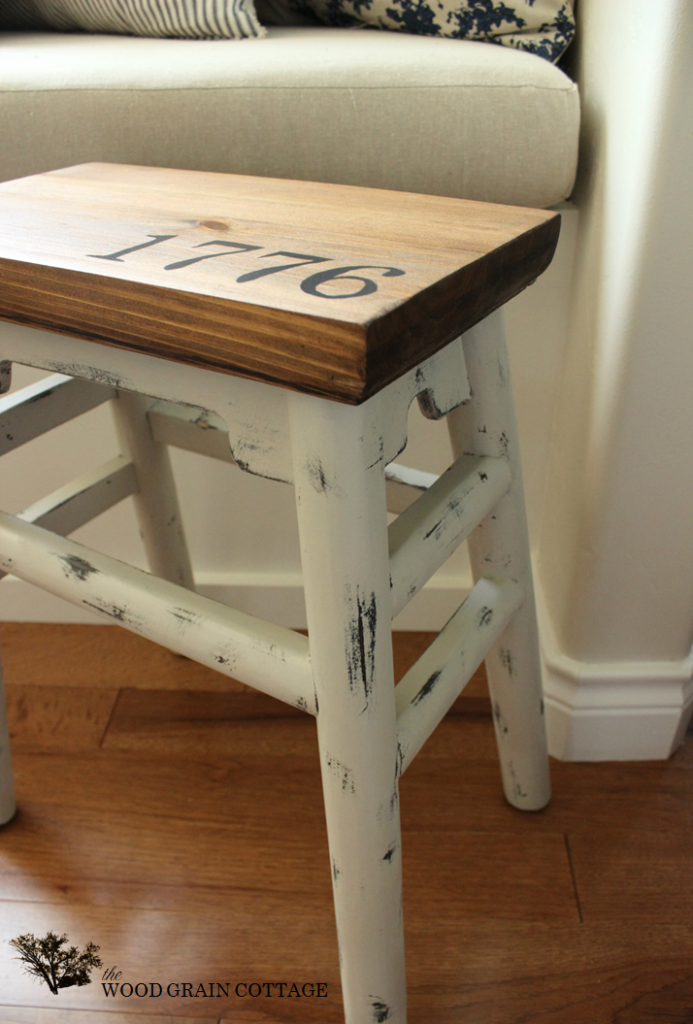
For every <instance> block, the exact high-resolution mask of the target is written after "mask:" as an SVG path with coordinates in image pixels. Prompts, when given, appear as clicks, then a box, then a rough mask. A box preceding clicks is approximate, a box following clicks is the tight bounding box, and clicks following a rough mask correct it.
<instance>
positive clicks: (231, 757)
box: [0, 624, 693, 1024]
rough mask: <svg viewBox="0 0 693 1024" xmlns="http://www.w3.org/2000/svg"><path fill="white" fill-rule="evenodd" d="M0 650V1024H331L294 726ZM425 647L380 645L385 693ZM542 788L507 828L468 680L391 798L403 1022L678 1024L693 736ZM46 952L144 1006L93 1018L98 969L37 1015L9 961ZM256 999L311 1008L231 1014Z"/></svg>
mask: <svg viewBox="0 0 693 1024" xmlns="http://www.w3.org/2000/svg"><path fill="white" fill-rule="evenodd" d="M0 632H1V637H2V642H3V649H4V657H5V666H6V678H7V688H8V702H9V711H10V719H11V729H12V737H13V749H14V760H15V768H16V780H17V790H18V797H19V801H20V812H19V814H18V816H17V818H16V819H15V821H14V822H12V823H11V824H10V825H9V826H7V827H6V828H5V829H3V830H2V831H1V832H0V1022H2V1024H91V1022H96V1024H119V1022H121V1021H123V1020H124V1018H127V1022H128V1024H130V1022H131V1024H165V1022H171V1024H173V1022H175V1024H185V1022H191V1024H192V1022H195V1024H206V1022H209V1024H212V1022H214V1024H217V1022H223V1024H232V1022H233V1024H298V1022H300V1024H338V1022H340V1021H341V1020H342V1019H343V1018H342V1011H341V999H340V990H339V979H338V967H337V947H336V939H335V931H334V924H333V916H332V903H331V891H330V876H329V868H328V858H327V852H326V839H325V829H324V821H323V813H322V805H321V795H320V780H319V770H318V761H317V753H316V746H315V729H314V723H313V721H312V720H311V719H308V718H307V717H305V716H301V715H299V714H294V713H293V712H292V710H291V709H289V708H286V707H285V706H284V705H279V704H277V703H276V702H274V701H272V700H271V699H269V698H265V697H264V696H262V695H258V694H255V693H253V692H252V691H249V690H248V689H247V688H245V687H243V686H241V685H240V684H234V683H233V682H229V680H227V679H224V678H223V677H221V676H218V675H216V674H215V673H213V672H211V671H208V670H206V669H203V668H201V667H200V666H198V665H196V664H195V663H193V662H190V661H187V660H185V659H182V658H178V657H176V656H174V655H172V654H170V653H169V652H167V651H164V650H162V649H161V648H158V647H156V646H154V645H153V644H150V643H148V642H147V641H144V640H141V639H139V638H137V637H134V636H132V635H130V634H125V633H123V632H121V631H119V630H117V629H115V628H114V627H110V626H50V625H26V624H21V625H19V624H6V625H5V626H3V627H2V630H1V631H0ZM431 638H432V634H397V635H396V642H395V654H396V661H397V667H398V673H399V674H401V673H402V672H403V671H405V670H406V667H407V666H408V665H409V664H411V663H412V662H413V661H414V660H415V659H416V657H417V656H418V653H419V652H420V651H421V650H422V649H423V648H424V647H425V646H426V644H427V643H428V642H430V640H431ZM552 768H553V784H554V800H553V803H552V804H551V806H550V807H549V808H548V809H547V810H546V811H543V812H540V813H539V814H530V815H526V814H522V813H521V812H518V811H515V810H513V809H512V808H510V807H508V806H507V804H505V802H504V800H503V798H502V795H501V790H500V784H499V777H498V769H497V765H496V759H495V751H494V742H493V728H492V723H491V717H490V709H489V704H488V698H487V695H486V693H485V688H484V681H483V677H482V676H481V675H479V676H477V677H476V678H475V680H473V682H472V684H470V687H469V688H468V690H467V691H466V692H465V694H464V695H463V696H462V697H461V698H460V700H459V701H458V702H457V704H456V706H455V708H454V712H453V714H451V715H450V716H448V718H447V719H446V720H445V722H443V724H442V725H441V726H440V728H439V729H438V730H437V732H436V733H435V735H434V737H433V738H432V739H431V741H430V742H429V744H428V745H427V746H426V747H425V749H424V750H423V751H422V753H421V754H420V755H419V757H418V758H417V760H416V761H415V762H414V764H413V766H412V767H411V768H410V769H409V771H408V772H407V774H406V775H405V777H404V779H403V781H402V820H403V831H404V873H405V922H406V940H407V955H408V970H409V1001H410V1024H428V1022H436V1024H526V1022H527V1024H530V1022H531V1024H693V924H692V922H693V843H692V840H693V815H692V809H693V736H691V735H690V734H689V737H688V739H687V742H686V744H685V745H684V747H682V748H681V750H680V751H679V752H678V753H677V754H676V755H675V756H674V758H673V759H672V760H671V761H670V762H668V763H660V762H652V763H640V764H630V765H623V764H561V763H558V762H554V763H553V766H552ZM48 930H52V931H55V932H58V933H63V932H65V933H67V934H68V936H69V939H70V942H71V943H75V944H77V945H79V946H83V945H85V944H86V943H87V942H89V941H92V942H95V943H97V944H98V945H99V946H100V947H101V954H100V955H101V956H102V958H103V960H104V965H105V966H107V967H109V968H110V967H116V968H117V970H118V971H122V976H121V979H120V980H121V982H125V981H127V982H130V983H131V984H133V985H135V984H137V983H140V985H141V987H140V990H139V991H140V992H142V991H143V988H142V986H148V987H147V992H148V993H151V991H152V990H151V987H149V986H151V983H159V984H160V985H161V986H162V989H163V991H162V995H161V996H157V995H154V996H152V995H151V994H147V995H146V996H145V995H142V996H137V995H135V994H133V995H132V996H123V995H120V994H118V995H117V996H108V997H107V996H106V994H105V993H104V990H103V986H102V984H101V978H100V976H99V975H100V974H101V972H100V971H97V972H94V976H93V982H94V983H93V984H91V985H87V986H84V987H82V988H70V989H63V990H61V992H60V994H59V996H57V997H55V996H53V995H51V994H50V992H49V991H48V989H47V988H46V986H45V985H41V984H39V983H38V982H36V981H34V980H32V979H31V978H29V977H28V976H27V975H26V974H24V973H23V972H22V970H21V966H20V964H19V962H18V961H16V960H14V959H13V955H14V951H13V950H12V948H11V947H10V946H9V945H8V941H9V939H11V938H13V937H15V936H17V935H18V934H20V933H26V932H33V933H35V934H37V935H43V934H45V933H46V932H47V931H48ZM211 982H215V983H217V982H220V983H223V984H226V983H229V985H230V987H229V995H228V997H226V996H224V995H223V994H222V995H219V994H218V991H219V990H217V992H215V994H214V995H211V994H210V991H211V990H210V983H211ZM253 982H254V983H259V984H262V983H265V982H286V983H288V984H291V983H294V982H296V983H297V984H298V985H300V986H303V985H305V984H308V985H310V984H317V983H324V984H325V985H326V987H327V995H326V996H320V997H317V996H312V997H311V996H309V995H306V996H298V997H296V996H293V997H288V996H285V997H279V996H278V995H277V989H276V988H275V989H274V990H272V991H273V992H274V994H273V995H272V996H269V997H268V996H267V995H265V994H264V993H263V994H262V995H260V996H258V997H252V996H239V995H236V994H235V992H234V989H235V986H236V985H237V984H239V983H240V984H250V983H253ZM183 983H189V984H190V985H191V986H192V988H190V989H188V990H185V992H186V993H187V994H185V995H182V994H179V995H178V996H177V997H176V996H175V995H173V996H168V995H167V994H166V987H167V986H168V985H169V984H173V985H174V986H175V985H176V984H177V985H179V986H182V985H183ZM200 984H202V986H203V988H202V993H204V994H200V989H199V986H200ZM154 991H155V992H156V988H155V989H154ZM173 991H175V989H174V990H173ZM179 991H180V992H181V993H182V992H183V991H184V990H183V989H182V988H181V989H180V990H179ZM241 991H243V990H242V989H241ZM286 991H288V990H286ZM307 991H310V990H309V989H308V990H307ZM193 993H197V995H196V996H195V995H194V994H193Z"/></svg>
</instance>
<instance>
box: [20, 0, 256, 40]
mask: <svg viewBox="0 0 693 1024" xmlns="http://www.w3.org/2000/svg"><path fill="white" fill-rule="evenodd" d="M37 28H49V29H58V30H62V31H67V32H70V31H74V30H80V29H81V30H83V31H85V32H108V33H110V32H115V33H121V34H125V35H134V36H168V37H173V38H176V39H252V38H259V37H260V36H264V35H265V29H264V28H263V27H262V25H261V24H260V22H259V21H258V19H257V15H256V13H255V7H254V4H253V0H0V29H15V30H16V29H19V30H22V29H37Z"/></svg>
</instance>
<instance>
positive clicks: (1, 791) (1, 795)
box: [0, 666, 17, 825]
mask: <svg viewBox="0 0 693 1024" xmlns="http://www.w3.org/2000/svg"><path fill="white" fill-rule="evenodd" d="M16 810H17V804H16V802H15V798H14V785H13V782H12V761H11V760H10V731H9V729H8V726H7V710H6V706H5V685H4V682H3V676H2V667H1V666H0V825H6V824H7V822H8V821H10V820H11V819H12V818H13V817H14V814H15V811H16Z"/></svg>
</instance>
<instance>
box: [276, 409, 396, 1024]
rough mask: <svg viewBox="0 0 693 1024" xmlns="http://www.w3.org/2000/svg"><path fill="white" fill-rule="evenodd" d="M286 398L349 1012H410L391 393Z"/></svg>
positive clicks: (356, 1018)
mask: <svg viewBox="0 0 693 1024" xmlns="http://www.w3.org/2000/svg"><path fill="white" fill-rule="evenodd" d="M288 402H289V416H290V425H291V443H292V451H293V465H294V483H295V487H296V503H297V510H298V522H299V531H300V537H301V550H302V559H303V572H304V584H305V593H306V606H307V613H308V631H309V639H310V657H311V663H312V669H313V676H314V680H315V686H316V695H317V702H318V716H317V723H318V741H319V745H320V764H321V771H322V779H323V790H324V798H325V811H326V817H327V831H328V838H329V845H330V856H331V861H332V879H333V891H334V900H335V910H336V916H337V932H338V938H339V948H340V963H341V972H342V989H343V996H344V1007H345V1016H346V1021H347V1024H374V1022H376V1021H388V1024H404V1022H405V1020H406V985H405V968H404V938H403V931H402V897H401V889H402V879H401V874H402V868H401V863H402V862H401V847H400V825H399V796H398V784H397V776H398V772H397V760H398V758H397V737H396V720H395V694H394V681H393V665H392V636H391V598H390V578H389V567H388V543H387V518H386V502H385V477H384V466H383V464H382V457H381V458H378V455H377V452H378V444H377V443H374V442H377V437H376V436H375V435H376V434H377V432H378V431H377V425H376V429H375V431H374V430H373V423H372V420H371V417H372V416H373V415H374V410H377V409H378V408H379V405H378V404H377V400H375V399H374V400H373V401H372V402H367V403H365V405H363V406H359V407H356V408H354V407H350V406H346V405H340V404H337V403H333V402H327V401H324V400H322V399H316V398H309V397H306V396H303V395H298V394H292V395H290V396H289V397H288ZM374 403H376V404H374ZM374 451H375V453H376V454H375V458H374V457H373V454H374Z"/></svg>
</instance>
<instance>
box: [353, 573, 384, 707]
mask: <svg viewBox="0 0 693 1024" xmlns="http://www.w3.org/2000/svg"><path fill="white" fill-rule="evenodd" d="M377 621H378V610H377V607H376V600H375V594H373V593H372V594H371V595H370V596H369V597H368V598H367V599H366V598H362V597H361V595H360V594H358V593H357V595H356V620H355V621H353V620H352V622H351V623H350V625H349V633H348V638H347V639H348V643H347V671H348V673H349V686H350V688H351V690H352V691H354V690H355V689H356V688H357V687H362V688H363V692H364V695H365V697H366V701H370V698H371V694H372V692H373V677H374V675H375V635H376V625H377Z"/></svg>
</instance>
